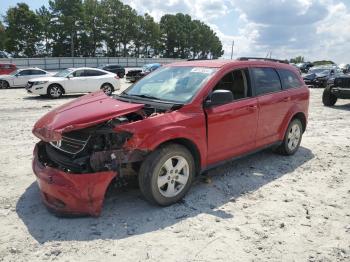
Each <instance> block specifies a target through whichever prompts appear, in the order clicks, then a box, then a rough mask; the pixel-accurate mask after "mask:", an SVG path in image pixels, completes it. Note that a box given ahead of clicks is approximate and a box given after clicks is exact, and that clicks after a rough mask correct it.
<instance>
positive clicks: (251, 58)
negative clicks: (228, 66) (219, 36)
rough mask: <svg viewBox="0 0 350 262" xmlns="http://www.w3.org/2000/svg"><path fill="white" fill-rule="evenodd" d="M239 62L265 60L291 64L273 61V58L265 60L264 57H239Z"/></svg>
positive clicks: (278, 61) (284, 61) (285, 62)
mask: <svg viewBox="0 0 350 262" xmlns="http://www.w3.org/2000/svg"><path fill="white" fill-rule="evenodd" d="M237 60H238V61H248V60H264V61H271V62H277V63H283V64H289V62H288V61H287V60H280V59H272V58H264V57H238V58H237Z"/></svg>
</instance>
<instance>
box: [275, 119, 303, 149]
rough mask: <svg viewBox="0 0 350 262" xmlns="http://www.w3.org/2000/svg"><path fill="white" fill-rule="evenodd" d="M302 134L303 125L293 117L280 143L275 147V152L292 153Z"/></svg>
mask: <svg viewBox="0 0 350 262" xmlns="http://www.w3.org/2000/svg"><path fill="white" fill-rule="evenodd" d="M302 136H303V126H302V124H301V121H300V120H299V119H297V118H296V119H293V120H292V121H291V122H290V123H289V125H288V128H287V131H286V133H285V135H284V139H283V142H282V144H281V145H280V146H279V147H278V148H277V150H276V151H277V153H279V154H282V155H293V154H294V153H295V152H296V151H297V150H298V149H299V146H300V143H301V138H302Z"/></svg>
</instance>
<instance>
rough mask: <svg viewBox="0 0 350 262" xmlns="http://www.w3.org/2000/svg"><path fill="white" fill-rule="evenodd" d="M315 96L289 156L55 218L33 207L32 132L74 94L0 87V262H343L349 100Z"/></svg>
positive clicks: (348, 201) (245, 162) (348, 229)
mask: <svg viewBox="0 0 350 262" xmlns="http://www.w3.org/2000/svg"><path fill="white" fill-rule="evenodd" d="M123 86H124V87H126V86H127V84H126V83H123ZM321 95H322V90H321V89H312V90H311V104H310V117H309V125H308V128H307V131H306V133H305V134H304V137H303V141H302V145H301V148H300V150H299V151H298V152H297V153H296V154H295V155H294V156H292V157H283V156H279V155H275V154H273V153H271V152H270V151H269V150H267V151H263V152H260V153H257V154H254V155H252V156H249V157H246V158H243V159H240V160H237V161H235V162H232V163H230V164H226V165H224V166H221V167H219V168H217V169H214V170H211V171H210V173H209V177H208V178H207V179H205V181H197V182H196V183H195V184H194V185H193V187H192V190H191V191H190V192H189V194H188V195H187V196H186V198H185V200H184V201H183V202H182V203H179V204H175V205H173V206H170V207H166V208H160V207H155V206H151V205H149V204H148V203H147V202H146V201H145V200H143V199H142V197H141V195H140V192H139V191H138V190H136V189H125V190H122V191H119V192H113V193H112V194H111V195H110V196H109V197H108V198H107V199H106V201H105V204H104V207H103V213H102V215H101V217H99V218H75V219H67V218H66V219H63V218H57V217H55V216H53V215H52V214H50V213H49V212H48V211H47V210H46V209H45V207H44V206H43V205H42V203H41V202H40V198H39V192H38V187H37V184H36V182H35V177H34V175H33V172H32V170H31V158H32V150H33V147H34V144H35V143H36V142H37V139H36V138H35V137H34V136H33V135H32V134H31V128H32V126H33V124H34V123H35V121H36V120H37V119H38V118H39V117H40V116H42V115H43V114H44V113H46V112H48V111H49V110H51V109H52V108H53V107H55V106H58V105H60V104H63V103H65V102H68V101H70V100H71V99H73V98H76V97H77V96H67V97H64V98H62V99H58V100H49V99H43V98H38V97H33V96H28V95H27V94H26V93H25V91H24V90H23V89H11V90H0V101H1V104H0V112H1V113H0V123H1V124H0V132H1V134H2V137H1V140H0V155H1V158H0V167H1V168H0V228H1V230H0V261H42V260H45V261H51V260H55V261H181V262H183V261H215V260H216V261H350V161H349V153H350V103H349V101H346V100H343V101H339V102H338V103H337V105H336V106H335V107H333V108H326V107H324V106H323V105H322V103H321Z"/></svg>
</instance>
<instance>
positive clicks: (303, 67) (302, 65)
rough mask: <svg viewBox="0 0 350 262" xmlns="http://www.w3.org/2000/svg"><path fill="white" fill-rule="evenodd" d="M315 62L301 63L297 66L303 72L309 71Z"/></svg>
mask: <svg viewBox="0 0 350 262" xmlns="http://www.w3.org/2000/svg"><path fill="white" fill-rule="evenodd" d="M313 66H314V64H313V63H311V62H305V63H299V64H297V67H298V68H299V69H300V71H301V72H302V73H307V72H308V71H309V70H310V68H311V67H313Z"/></svg>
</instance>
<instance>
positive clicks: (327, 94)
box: [322, 86, 338, 106]
mask: <svg viewBox="0 0 350 262" xmlns="http://www.w3.org/2000/svg"><path fill="white" fill-rule="evenodd" d="M331 90H332V87H331V86H327V87H326V88H325V89H324V90H323V95H322V102H323V104H324V105H325V106H334V105H335V103H336V102H337V100H338V98H337V97H336V96H335V95H333V94H332V92H331Z"/></svg>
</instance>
